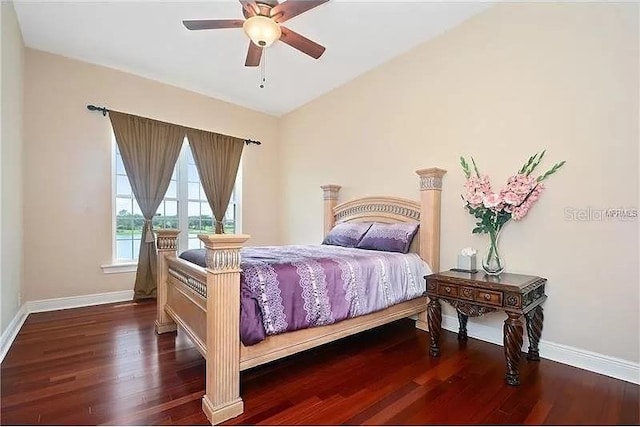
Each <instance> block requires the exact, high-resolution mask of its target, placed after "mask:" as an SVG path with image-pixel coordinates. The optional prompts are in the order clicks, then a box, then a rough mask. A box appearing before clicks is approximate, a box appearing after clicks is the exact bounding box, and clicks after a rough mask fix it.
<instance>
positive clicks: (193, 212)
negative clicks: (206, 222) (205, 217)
mask: <svg viewBox="0 0 640 427" xmlns="http://www.w3.org/2000/svg"><path fill="white" fill-rule="evenodd" d="M188 210H189V212H188V214H189V218H191V217H192V216H196V217H199V216H200V202H189V207H188Z"/></svg>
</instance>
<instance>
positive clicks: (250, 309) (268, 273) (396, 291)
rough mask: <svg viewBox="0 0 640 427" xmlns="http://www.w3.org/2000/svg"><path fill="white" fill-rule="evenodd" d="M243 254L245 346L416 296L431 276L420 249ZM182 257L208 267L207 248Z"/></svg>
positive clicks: (287, 249) (282, 249) (281, 249)
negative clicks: (205, 259) (404, 252)
mask: <svg viewBox="0 0 640 427" xmlns="http://www.w3.org/2000/svg"><path fill="white" fill-rule="evenodd" d="M241 256H242V262H241V269H242V274H241V306H240V337H241V340H242V343H243V344H244V345H253V344H256V343H258V342H260V341H262V340H264V339H265V338H266V337H267V336H268V335H276V334H280V333H282V332H288V331H294V330H298V329H305V328H310V327H314V326H322V325H329V324H332V323H335V322H338V321H340V320H344V319H348V318H352V317H356V316H361V315H364V314H369V313H373V312H375V311H378V310H382V309H385V308H387V307H390V306H392V305H394V304H398V303H400V302H403V301H408V300H410V299H413V298H417V297H419V296H421V295H422V294H423V293H424V291H425V281H424V279H423V276H425V275H426V274H430V273H431V270H430V269H429V267H428V266H427V264H426V263H425V262H424V261H422V260H421V259H420V258H419V257H418V255H416V254H401V253H395V252H380V251H370V250H365V249H356V248H344V247H340V246H330V245H312V246H267V247H249V248H244V249H242V252H241ZM180 257H181V258H183V259H185V260H187V261H190V262H193V263H196V264H199V265H201V266H204V250H203V249H200V250H190V251H186V252H184V253H182V254H181V255H180Z"/></svg>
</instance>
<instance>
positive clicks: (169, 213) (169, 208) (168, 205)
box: [164, 200, 178, 219]
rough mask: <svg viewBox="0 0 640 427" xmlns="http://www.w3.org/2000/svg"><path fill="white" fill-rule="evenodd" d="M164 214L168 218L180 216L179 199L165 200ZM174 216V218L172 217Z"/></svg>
mask: <svg viewBox="0 0 640 427" xmlns="http://www.w3.org/2000/svg"><path fill="white" fill-rule="evenodd" d="M164 215H165V216H166V217H167V219H169V218H171V219H177V218H178V201H177V200H165V202H164ZM172 217H173V218H172Z"/></svg>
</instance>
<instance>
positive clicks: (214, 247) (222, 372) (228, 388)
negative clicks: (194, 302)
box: [198, 234, 249, 424]
mask: <svg viewBox="0 0 640 427" xmlns="http://www.w3.org/2000/svg"><path fill="white" fill-rule="evenodd" d="M198 238H199V239H200V240H201V241H202V242H203V243H204V245H205V247H206V258H205V259H206V265H207V267H206V271H207V336H206V349H207V356H206V359H207V373H206V393H205V395H204V397H203V398H202V410H203V411H204V413H205V414H206V415H207V418H208V419H209V421H210V422H211V424H219V423H221V422H223V421H226V420H228V419H230V418H233V417H236V416H238V415H240V414H242V412H243V411H244V405H243V402H242V399H241V398H240V249H241V248H242V245H243V243H244V242H246V241H247V239H248V238H249V236H248V235H246V234H200V235H198Z"/></svg>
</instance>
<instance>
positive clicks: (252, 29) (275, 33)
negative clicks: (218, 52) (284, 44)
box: [242, 15, 282, 47]
mask: <svg viewBox="0 0 640 427" xmlns="http://www.w3.org/2000/svg"><path fill="white" fill-rule="evenodd" d="M242 29H243V30H244V32H245V33H246V34H247V36H249V38H250V39H251V41H252V42H253V43H254V44H255V45H256V46H260V47H269V46H271V45H272V44H273V42H275V41H276V40H278V39H279V38H280V36H281V35H282V30H281V29H280V25H278V24H277V23H276V22H275V21H274V20H273V19H271V18H267V17H266V16H260V15H255V16H252V17H251V18H249V19H247V20H246V21H244V24H243V25H242Z"/></svg>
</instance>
